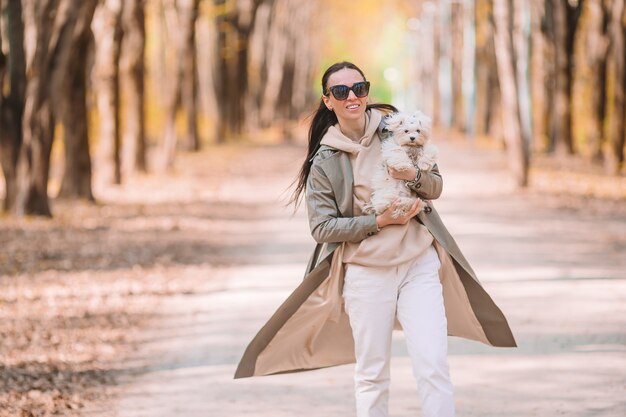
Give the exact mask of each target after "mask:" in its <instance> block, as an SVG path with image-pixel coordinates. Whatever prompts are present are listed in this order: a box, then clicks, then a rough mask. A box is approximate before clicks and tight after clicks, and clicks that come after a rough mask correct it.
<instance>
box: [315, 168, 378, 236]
mask: <svg viewBox="0 0 626 417" xmlns="http://www.w3.org/2000/svg"><path fill="white" fill-rule="evenodd" d="M306 204H307V211H308V215H309V226H310V228H311V235H312V236H313V239H315V241H316V242H318V243H323V242H329V243H330V242H360V241H361V240H363V239H365V238H366V237H368V236H372V235H374V234H376V232H377V231H378V226H377V225H376V215H374V214H368V215H363V216H355V217H340V216H341V213H340V212H339V208H338V207H337V202H336V200H335V195H334V193H333V189H332V186H331V184H330V180H329V179H328V177H327V176H326V174H325V173H324V171H323V170H322V169H321V168H320V167H319V166H318V165H316V164H313V166H312V167H311V172H310V173H309V178H308V179H307V186H306Z"/></svg>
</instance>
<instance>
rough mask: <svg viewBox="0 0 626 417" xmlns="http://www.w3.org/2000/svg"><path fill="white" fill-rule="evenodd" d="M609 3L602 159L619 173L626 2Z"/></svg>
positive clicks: (625, 135) (625, 90) (624, 135)
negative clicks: (607, 106) (608, 99)
mask: <svg viewBox="0 0 626 417" xmlns="http://www.w3.org/2000/svg"><path fill="white" fill-rule="evenodd" d="M610 5H611V8H610V11H609V13H610V20H609V32H610V43H609V56H608V68H609V70H610V72H611V74H612V87H613V88H612V92H613V95H612V103H611V109H612V111H611V116H610V124H609V128H608V129H607V139H608V140H607V142H608V145H609V146H608V147H607V152H606V156H605V161H606V169H607V171H608V172H610V173H619V172H620V170H621V168H622V166H623V165H624V141H625V140H626V125H625V122H624V118H625V117H626V68H625V67H626V62H625V61H626V42H625V41H626V10H625V9H626V6H624V2H623V1H621V0H613V1H611V2H610Z"/></svg>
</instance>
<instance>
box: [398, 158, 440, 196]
mask: <svg viewBox="0 0 626 417" xmlns="http://www.w3.org/2000/svg"><path fill="white" fill-rule="evenodd" d="M407 187H409V188H410V189H411V190H413V191H415V192H416V193H417V195H418V196H420V197H421V198H423V199H425V200H435V199H436V198H439V196H440V195H441V191H442V190H443V179H442V178H441V174H440V173H439V168H438V167H437V164H435V165H434V166H433V168H432V169H431V170H429V171H421V170H418V174H417V179H416V180H415V181H414V182H413V183H412V184H411V183H408V184H407Z"/></svg>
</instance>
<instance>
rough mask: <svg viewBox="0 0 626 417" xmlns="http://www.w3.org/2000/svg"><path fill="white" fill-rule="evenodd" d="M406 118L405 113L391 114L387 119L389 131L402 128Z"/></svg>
mask: <svg viewBox="0 0 626 417" xmlns="http://www.w3.org/2000/svg"><path fill="white" fill-rule="evenodd" d="M405 118H406V116H405V115H404V114H403V113H399V112H396V113H391V114H389V115H387V116H386V117H385V124H386V125H387V128H388V129H389V130H394V129H396V128H397V127H398V126H401V125H402V123H403V122H404V119H405Z"/></svg>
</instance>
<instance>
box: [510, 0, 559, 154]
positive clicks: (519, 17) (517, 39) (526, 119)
mask: <svg viewBox="0 0 626 417" xmlns="http://www.w3.org/2000/svg"><path fill="white" fill-rule="evenodd" d="M512 7H513V10H512V11H513V35H512V40H513V50H514V52H515V56H514V59H513V62H514V64H515V75H516V79H515V83H516V86H517V105H518V112H519V113H518V114H519V122H520V134H521V135H522V151H523V153H524V159H525V160H526V161H527V162H526V163H528V161H529V159H530V140H531V128H532V127H531V114H530V91H529V86H528V77H527V74H528V55H529V51H528V41H529V35H528V34H526V33H524V22H523V18H524V16H525V15H526V14H528V13H529V12H530V10H528V7H527V6H525V1H524V0H513V3H512ZM570 94H571V93H570ZM570 103H571V101H570Z"/></svg>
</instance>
